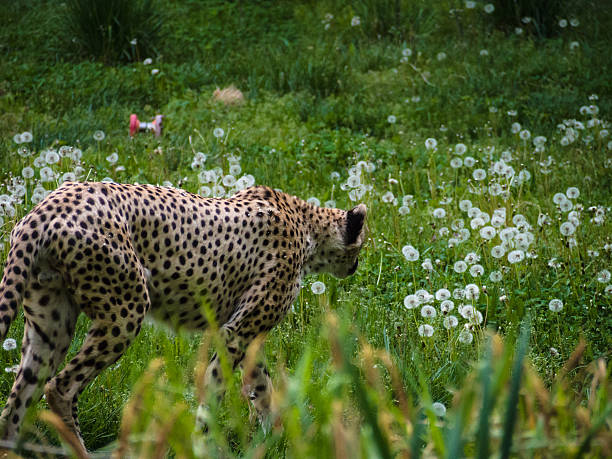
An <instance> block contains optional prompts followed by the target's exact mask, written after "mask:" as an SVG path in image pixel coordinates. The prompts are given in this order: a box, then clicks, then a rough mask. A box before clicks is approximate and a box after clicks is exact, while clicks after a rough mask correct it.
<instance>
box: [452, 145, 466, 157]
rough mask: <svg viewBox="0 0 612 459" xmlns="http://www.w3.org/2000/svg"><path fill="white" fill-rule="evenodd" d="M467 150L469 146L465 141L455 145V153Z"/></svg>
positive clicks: (460, 153)
mask: <svg viewBox="0 0 612 459" xmlns="http://www.w3.org/2000/svg"><path fill="white" fill-rule="evenodd" d="M466 151H467V147H466V146H465V144H463V143H458V144H457V145H455V153H456V154H458V155H463V154H464V153H465V152H466Z"/></svg>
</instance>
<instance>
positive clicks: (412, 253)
mask: <svg viewBox="0 0 612 459" xmlns="http://www.w3.org/2000/svg"><path fill="white" fill-rule="evenodd" d="M402 253H403V254H404V257H405V258H406V260H408V261H417V260H418V259H419V251H418V250H417V249H415V248H414V247H413V246H411V245H405V246H404V247H402Z"/></svg>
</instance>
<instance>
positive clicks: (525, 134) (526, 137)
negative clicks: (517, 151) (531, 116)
mask: <svg viewBox="0 0 612 459" xmlns="http://www.w3.org/2000/svg"><path fill="white" fill-rule="evenodd" d="M519 137H520V138H521V139H523V140H529V138H530V137H531V132H529V131H528V130H527V129H523V130H522V131H521V132H519Z"/></svg>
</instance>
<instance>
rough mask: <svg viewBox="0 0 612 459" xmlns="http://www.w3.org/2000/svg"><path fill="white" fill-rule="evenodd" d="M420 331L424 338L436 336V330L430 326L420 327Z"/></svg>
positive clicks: (423, 325)
mask: <svg viewBox="0 0 612 459" xmlns="http://www.w3.org/2000/svg"><path fill="white" fill-rule="evenodd" d="M418 331H419V336H423V337H425V338H429V337H431V336H433V334H434V328H433V327H432V326H431V325H429V324H422V325H419V328H418Z"/></svg>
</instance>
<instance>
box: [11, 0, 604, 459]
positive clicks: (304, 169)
mask: <svg viewBox="0 0 612 459" xmlns="http://www.w3.org/2000/svg"><path fill="white" fill-rule="evenodd" d="M84 3H92V4H95V3H96V2H86V1H85V0H70V1H68V2H66V3H59V2H48V1H42V0H21V1H16V2H11V3H8V4H6V5H4V6H3V8H1V9H0V22H1V23H2V24H3V26H2V28H0V56H1V64H0V260H2V261H4V260H5V259H6V254H7V252H8V248H9V245H8V236H9V233H10V231H11V229H12V227H13V226H14V224H15V223H16V222H17V221H18V220H19V219H20V218H21V217H23V216H24V215H25V214H26V213H27V212H28V211H29V210H30V209H31V208H32V207H33V206H34V205H35V204H36V203H37V202H38V201H40V200H41V199H42V198H43V197H44V196H45V194H46V193H48V192H49V191H50V190H53V189H55V188H57V187H58V186H59V184H61V183H62V182H63V181H65V180H75V179H76V180H113V181H117V182H132V183H133V182H139V183H152V184H160V185H162V184H163V185H165V186H178V187H181V188H184V189H186V190H188V191H191V192H196V193H200V194H202V195H206V196H226V195H231V194H232V193H233V192H235V191H236V190H238V189H240V188H241V187H243V186H245V185H248V184H250V183H253V182H254V183H256V184H264V185H268V186H272V187H275V188H279V189H282V190H283V191H285V192H289V193H292V194H295V195H297V196H300V197H302V198H304V199H309V200H311V201H312V202H316V203H319V204H320V205H325V206H336V207H341V208H350V207H351V206H353V205H356V204H357V203H359V202H364V203H365V204H366V205H367V206H368V209H369V214H368V227H369V236H370V238H369V240H368V243H367V245H366V246H365V248H364V250H363V251H362V258H361V262H360V267H359V270H358V271H357V273H356V274H355V275H354V276H352V277H350V278H348V279H346V280H342V281H339V280H336V279H334V278H332V277H328V276H319V277H316V278H314V277H309V278H307V279H305V280H304V287H303V289H302V290H301V293H300V295H299V298H298V299H297V301H296V302H295V304H294V306H293V309H292V311H291V313H290V314H289V315H288V317H287V318H286V319H285V320H284V321H283V322H282V323H281V324H280V325H279V326H278V327H276V328H275V329H274V330H273V332H271V333H270V335H269V336H268V339H267V342H266V344H265V353H266V356H267V361H268V364H269V367H270V370H271V373H272V377H273V380H274V383H275V385H276V388H277V392H278V393H277V397H276V398H277V400H276V402H277V404H278V407H279V409H278V412H279V417H278V420H277V422H276V424H275V427H274V428H273V429H272V430H271V431H270V432H268V433H264V431H263V430H262V429H261V427H259V426H258V424H257V423H256V422H255V421H252V420H251V421H250V422H246V420H247V419H249V407H248V404H247V401H246V400H245V399H244V398H243V397H242V396H241V395H240V383H239V382H240V375H239V374H233V375H232V374H228V375H227V376H228V378H229V380H230V383H229V388H228V395H227V397H226V399H225V401H224V402H223V403H221V404H220V405H218V406H217V405H216V404H215V403H213V402H211V403H212V409H213V413H214V414H215V420H214V422H213V423H212V425H211V432H210V434H209V435H208V436H207V437H206V438H204V437H203V436H202V435H201V434H200V433H199V432H197V431H194V418H195V409H196V407H197V404H198V399H199V398H200V397H202V396H205V394H204V395H203V394H201V390H200V388H199V383H198V381H199V379H198V375H199V374H200V373H199V372H200V371H201V370H202V365H205V363H206V361H207V355H209V353H210V350H209V349H210V346H209V345H210V344H211V343H212V342H214V334H210V335H206V337H205V338H204V339H202V337H200V336H191V335H186V334H182V333H178V334H174V333H173V332H170V331H168V330H166V329H163V328H160V327H157V326H153V325H150V326H149V325H147V326H146V327H145V328H144V329H143V331H142V332H141V334H140V335H139V337H138V339H137V340H136V342H135V343H134V344H133V345H132V346H131V347H130V348H129V350H128V351H127V352H126V354H125V355H124V357H123V358H122V359H121V360H120V361H119V362H118V363H117V364H116V365H115V366H113V367H112V368H109V369H108V370H106V371H105V372H104V373H102V374H101V375H100V376H99V377H98V378H97V379H96V380H95V381H94V382H93V383H92V384H91V385H90V386H89V387H88V389H87V390H86V391H85V392H84V393H83V395H82V396H81V398H80V404H79V413H80V420H81V429H82V431H83V435H84V438H85V443H86V445H87V446H88V448H89V449H90V450H92V451H95V450H99V451H104V452H109V451H113V450H114V451H119V453H117V454H119V455H129V454H131V455H134V456H136V455H142V457H165V456H170V457H205V456H213V457H216V456H219V457H233V456H241V457H264V456H265V457H283V456H291V457H332V456H336V457H356V455H358V454H359V455H360V456H362V457H390V456H401V457H420V456H424V457H451V458H452V457H460V456H467V457H472V456H478V457H488V455H489V454H493V453H495V454H499V455H500V456H502V457H509V456H514V457H570V456H576V457H583V456H592V457H606V456H608V457H609V455H610V454H612V417H611V413H612V402H610V396H609V393H610V389H612V387H611V384H610V379H609V377H610V370H609V367H608V360H609V357H610V351H611V348H612V283H611V281H610V277H611V274H610V270H611V269H612V268H611V266H610V264H611V263H610V260H611V258H612V238H611V234H612V233H611V231H610V230H611V228H612V224H611V220H610V212H611V209H610V207H611V205H612V198H611V196H612V195H611V190H612V136H611V135H610V132H609V131H610V123H609V121H607V120H608V119H610V116H611V115H612V85H611V83H610V81H611V80H610V73H611V72H612V58H611V54H610V51H609V46H610V42H611V39H612V36H611V34H610V30H612V11H611V10H610V9H609V8H607V9H606V8H605V7H604V6H601V5H600V3H599V2H595V1H586V0H579V1H577V2H569V1H561V0H558V1H553V2H544V1H538V0H533V1H531V2H526V1H519V2H510V1H506V0H497V1H494V2H492V3H490V4H489V3H486V2H481V1H475V2H472V1H467V2H463V1H458V0H457V1H454V0H452V1H451V0H449V1H436V2H425V1H419V0H413V1H406V0H394V1H377V0H362V1H358V2H350V3H351V6H347V5H346V3H349V2H341V1H338V0H327V1H323V0H321V1H314V0H310V1H306V0H304V1H278V2H276V1H264V0H259V1H252V2H248V1H238V0H237V1H234V2H230V1H221V0H216V1H213V0H207V1H194V0H192V1H181V2H171V1H168V0H158V1H157V2H153V6H154V7H155V9H154V10H153V11H158V14H154V13H152V12H151V10H149V9H146V11H147V13H146V14H145V15H144V17H142V16H138V17H137V15H136V13H134V12H132V13H133V17H137V18H138V20H136V19H133V18H132V22H130V16H129V15H128V16H126V19H124V21H125V23H126V24H132V26H133V27H132V28H131V29H124V30H123V31H122V32H121V33H122V34H123V35H121V34H119V35H114V36H113V37H112V39H109V40H108V41H103V40H101V39H100V38H99V37H93V38H92V37H91V36H89V35H87V34H85V33H81V34H80V35H79V32H78V30H77V28H75V22H74V21H72V22H71V21H70V20H69V18H70V17H71V16H70V12H71V11H75V9H76V8H77V7H78V6H79V5H81V6H82V4H84ZM110 3H114V2H110ZM110 3H109V4H110ZM119 3H121V2H119ZM135 3H136V4H142V3H146V2H135ZM544 4H548V7H546V8H545V7H543V6H542V5H544ZM508 5H520V6H517V8H520V9H521V10H520V11H510V10H508V9H507V8H508ZM126 14H127V13H126ZM84 21H85V20H84V19H83V20H82V24H85V25H86V26H87V27H85V29H86V30H87V31H89V32H91V31H92V30H97V29H96V28H95V27H92V26H90V25H88V24H89V23H85V22H84ZM76 24H77V25H78V22H77V23H76ZM134 39H135V40H134ZM92 43H94V44H95V45H96V46H97V47H93V45H92ZM100 43H102V44H105V45H104V46H103V47H102V48H100V47H99V46H98V45H100ZM92 53H93V54H92ZM229 85H235V86H236V87H237V88H238V89H239V90H240V91H242V94H243V101H242V102H241V103H238V104H225V103H223V102H222V101H219V100H218V99H217V98H215V97H214V96H213V93H214V91H215V89H216V88H224V87H227V86H229ZM131 113H136V114H137V115H138V116H139V118H140V119H141V120H145V121H149V120H150V119H151V118H152V117H153V116H155V115H156V114H163V115H164V116H165V118H164V134H163V136H162V137H161V138H159V139H157V138H155V137H153V136H152V135H150V134H148V133H143V134H139V135H137V136H135V137H134V138H130V137H129V136H128V121H129V116H130V114H131ZM314 281H322V282H323V283H324V285H325V287H326V288H325V292H324V293H322V294H315V293H314V292H313V290H312V289H311V286H312V284H313V282H314ZM87 326H88V320H87V319H86V318H85V317H81V318H80V321H79V325H78V327H77V338H76V339H75V341H74V342H73V345H72V347H71V349H70V352H69V356H72V355H74V353H75V352H76V350H77V349H78V348H79V345H80V343H81V342H82V340H83V338H84V335H85V333H86V330H87ZM22 332H23V316H21V318H20V319H18V320H17V321H16V322H15V323H14V324H13V326H12V328H11V330H10V332H9V335H8V336H9V342H8V344H7V342H5V346H4V349H0V369H5V368H6V371H2V373H1V376H0V398H1V399H2V400H5V399H6V397H7V396H8V393H9V391H10V387H11V385H12V382H13V380H14V372H13V370H14V367H13V366H14V365H16V364H18V363H19V359H20V354H19V345H18V344H17V348H16V349H11V348H12V346H11V339H15V340H16V341H17V343H19V342H20V339H21V334H22ZM45 408H47V407H46V404H45V402H44V401H42V402H40V403H39V404H38V405H36V406H33V407H32V409H31V410H30V415H29V417H28V422H27V423H26V424H25V425H24V428H23V432H24V435H23V439H24V440H25V441H28V442H32V441H34V442H38V443H42V444H45V445H57V444H59V441H60V439H59V437H58V436H57V434H56V433H55V431H54V430H53V429H52V428H49V427H48V426H47V424H45V423H44V422H42V421H41V420H37V414H38V412H40V411H41V410H44V409H45Z"/></svg>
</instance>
